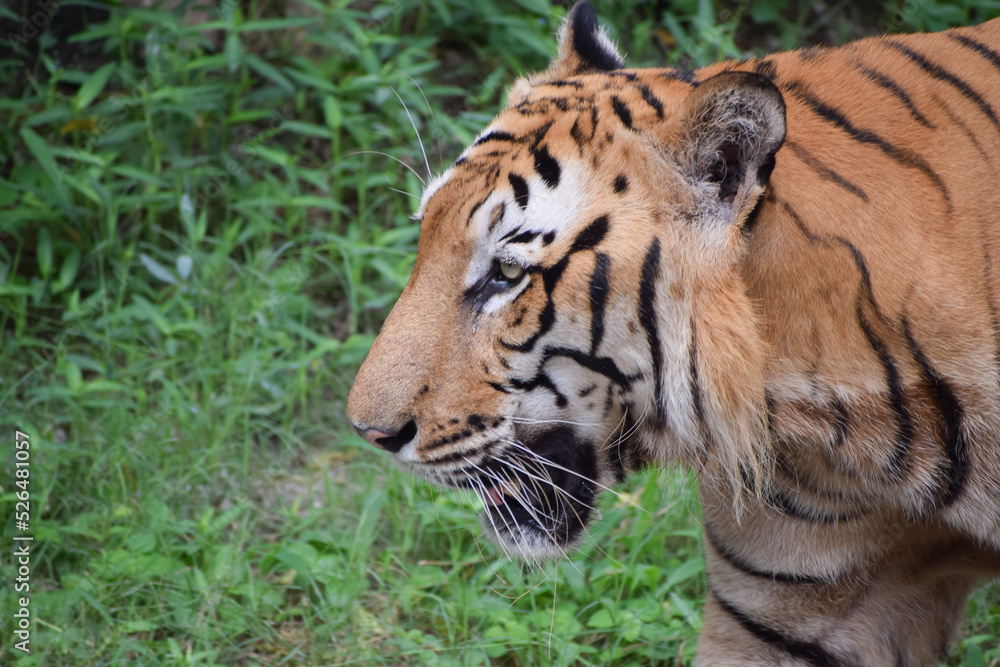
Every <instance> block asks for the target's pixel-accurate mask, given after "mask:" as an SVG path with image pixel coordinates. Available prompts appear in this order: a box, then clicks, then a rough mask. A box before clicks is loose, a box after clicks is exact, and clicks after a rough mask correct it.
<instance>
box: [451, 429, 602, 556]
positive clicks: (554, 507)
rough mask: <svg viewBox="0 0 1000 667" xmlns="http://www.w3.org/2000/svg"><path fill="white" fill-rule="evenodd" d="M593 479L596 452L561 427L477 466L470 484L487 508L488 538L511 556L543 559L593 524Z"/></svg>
mask: <svg viewBox="0 0 1000 667" xmlns="http://www.w3.org/2000/svg"><path fill="white" fill-rule="evenodd" d="M529 443H530V444H529ZM595 477H596V465H595V453H594V448H593V447H592V446H591V445H590V444H589V443H585V442H581V441H580V440H579V439H578V438H577V437H576V436H575V434H574V433H573V431H572V430H571V429H569V428H565V427H559V428H555V429H551V430H548V431H546V432H544V433H541V434H539V435H536V436H534V437H532V438H531V439H530V440H528V441H527V442H525V441H521V444H519V445H517V446H514V447H512V448H510V449H507V450H506V451H504V452H503V454H500V455H498V456H496V457H494V458H492V459H491V460H490V461H488V462H486V463H484V464H483V465H481V466H479V474H478V476H476V477H475V478H472V479H470V484H469V486H471V487H472V488H473V489H474V490H475V491H476V493H477V494H478V495H479V497H480V498H481V499H482V500H483V503H484V505H485V509H484V510H483V512H482V514H481V515H480V520H481V523H482V525H483V528H484V530H485V532H486V535H487V536H488V537H489V538H490V539H492V540H493V541H494V542H496V543H497V544H498V545H499V546H500V548H501V549H502V550H503V551H504V552H505V553H507V554H508V555H516V556H520V557H522V558H524V559H526V560H529V561H540V560H545V559H547V558H554V557H558V556H561V555H563V554H565V553H566V551H567V550H568V549H569V548H571V547H572V546H573V545H574V544H575V543H576V541H577V540H578V539H579V537H580V535H581V534H582V533H583V531H584V530H585V529H586V527H587V525H588V524H589V523H590V519H591V517H592V516H593V514H594V510H595V505H594V503H595V500H596V499H597V495H598V492H599V487H598V483H597V482H596V481H595Z"/></svg>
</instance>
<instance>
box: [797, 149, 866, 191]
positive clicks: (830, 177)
mask: <svg viewBox="0 0 1000 667" xmlns="http://www.w3.org/2000/svg"><path fill="white" fill-rule="evenodd" d="M785 145H786V146H788V147H789V148H790V149H791V150H792V152H793V153H795V157H797V158H798V159H799V160H801V161H802V162H804V163H805V165H806V166H807V167H809V168H810V169H812V170H813V171H814V172H816V174H817V175H819V177H820V178H822V179H824V180H827V181H830V182H831V183H836V184H837V185H839V186H840V187H842V188H844V189H845V190H847V191H848V192H850V193H851V194H852V195H854V196H855V197H857V198H858V199H860V200H861V201H863V202H865V203H868V195H867V194H865V191H864V190H862V189H861V188H860V187H858V186H857V185H855V184H854V183H851V182H850V181H849V180H847V179H846V178H844V177H843V176H841V175H840V174H838V173H837V172H835V171H834V170H833V169H830V168H829V167H827V166H826V165H825V164H823V162H822V161H821V160H819V159H817V158H816V157H815V156H813V154H812V153H810V152H809V151H807V150H806V149H805V148H803V147H802V146H800V145H798V144H797V143H795V142H794V141H789V140H787V139H786V140H785Z"/></svg>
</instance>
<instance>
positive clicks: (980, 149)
mask: <svg viewBox="0 0 1000 667" xmlns="http://www.w3.org/2000/svg"><path fill="white" fill-rule="evenodd" d="M931 97H932V98H933V100H934V101H935V102H937V104H938V106H939V107H941V110H942V111H944V112H945V113H946V114H947V115H948V120H950V121H951V122H952V123H954V124H955V126H956V127H957V128H958V129H960V130H962V132H963V133H964V134H965V136H966V137H967V138H968V140H969V143H971V144H972V146H973V147H974V148H975V149H976V151H977V152H978V153H979V155H980V156H981V157H982V158H983V162H989V161H990V156H989V154H988V153H987V152H986V151H985V150H983V145H982V144H981V143H979V139H978V138H977V137H976V135H975V133H973V131H972V130H971V129H969V126H968V125H967V124H966V123H965V121H963V120H962V119H961V118H959V117H958V116H956V115H955V112H954V111H952V110H951V109H950V108H949V107H948V105H947V104H945V103H944V100H942V99H940V98H939V97H938V96H937V95H931Z"/></svg>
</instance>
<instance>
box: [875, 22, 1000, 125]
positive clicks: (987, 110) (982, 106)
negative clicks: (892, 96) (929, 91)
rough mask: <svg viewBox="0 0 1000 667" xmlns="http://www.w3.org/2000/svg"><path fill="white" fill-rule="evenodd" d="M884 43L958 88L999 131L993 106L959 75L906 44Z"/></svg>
mask: <svg viewBox="0 0 1000 667" xmlns="http://www.w3.org/2000/svg"><path fill="white" fill-rule="evenodd" d="M886 44H887V45H888V46H890V47H892V48H894V49H896V50H897V51H899V52H900V53H902V54H903V55H905V56H906V57H907V58H909V59H910V60H912V61H913V62H915V63H916V64H917V65H918V66H919V67H920V69H922V70H924V71H925V72H927V73H928V74H930V75H931V76H933V77H934V78H935V79H940V80H941V81H944V82H945V83H948V84H949V85H951V86H954V87H955V89H956V90H958V92H960V93H962V95H964V96H965V97H966V98H967V99H969V100H970V101H972V103H973V104H975V105H976V106H977V107H979V110H980V111H981V112H983V113H984V114H985V115H986V117H987V118H989V119H990V121H991V122H992V123H993V126H994V127H995V128H996V129H997V130H998V131H1000V118H997V115H996V113H995V112H994V111H993V107H991V106H990V104H989V102H987V101H986V100H984V99H983V97H982V96H981V95H980V94H979V93H977V92H976V91H974V90H973V89H972V87H971V86H970V85H969V84H968V83H966V82H965V81H963V80H962V79H960V78H959V77H957V76H955V75H954V74H952V73H951V72H949V71H948V70H946V69H944V68H943V67H941V66H940V65H938V64H937V63H933V62H931V61H929V60H927V58H925V57H924V56H922V55H920V54H919V53H917V52H916V51H914V50H913V49H911V48H909V47H908V46H905V45H903V44H900V43H899V42H896V41H893V40H886Z"/></svg>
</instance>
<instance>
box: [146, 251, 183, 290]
mask: <svg viewBox="0 0 1000 667" xmlns="http://www.w3.org/2000/svg"><path fill="white" fill-rule="evenodd" d="M139 261H140V262H142V265H143V266H145V267H146V270H147V271H149V272H150V273H152V274H153V277H154V278H159V279H160V280H162V281H163V282H165V283H170V284H171V285H175V284H177V278H175V277H174V274H172V273H171V272H170V270H169V269H167V268H166V267H165V266H163V265H162V264H160V263H159V262H157V261H156V260H155V259H153V258H152V257H150V256H149V255H147V254H145V253H143V254H141V255H139Z"/></svg>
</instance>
